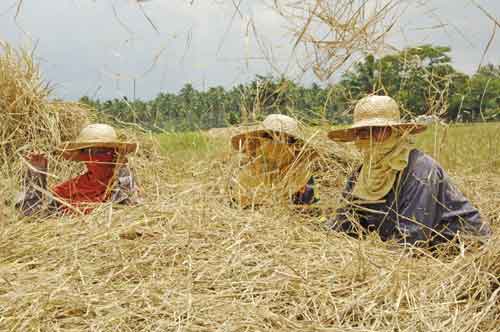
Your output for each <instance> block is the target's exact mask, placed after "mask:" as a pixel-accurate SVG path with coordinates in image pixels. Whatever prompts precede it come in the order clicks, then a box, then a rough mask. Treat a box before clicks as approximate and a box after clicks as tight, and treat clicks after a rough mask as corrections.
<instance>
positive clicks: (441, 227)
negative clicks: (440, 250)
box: [398, 154, 490, 244]
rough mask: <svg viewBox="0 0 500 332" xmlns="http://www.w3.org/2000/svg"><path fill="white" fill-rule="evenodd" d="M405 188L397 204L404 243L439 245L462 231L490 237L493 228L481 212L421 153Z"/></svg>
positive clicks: (399, 225)
mask: <svg viewBox="0 0 500 332" xmlns="http://www.w3.org/2000/svg"><path fill="white" fill-rule="evenodd" d="M408 175H409V176H408V178H407V179H406V181H408V182H407V183H405V184H403V185H402V191H401V192H400V195H398V196H399V200H400V201H399V202H398V205H399V206H400V209H399V218H398V229H399V232H400V235H401V241H402V242H405V243H410V244H415V243H416V242H418V241H427V240H431V243H433V244H436V243H440V242H445V241H448V240H450V239H452V238H453V237H454V236H456V235H457V234H458V233H459V232H463V233H467V234H473V235H478V236H487V235H489V233H490V229H489V227H488V225H487V224H485V223H483V222H482V221H481V216H480V214H479V211H478V210H477V209H476V208H475V207H474V206H473V205H472V204H471V203H470V201H469V200H468V199H467V198H465V196H464V195H463V194H462V193H461V192H460V191H459V190H458V189H457V188H456V187H455V186H454V185H453V184H452V182H451V179H450V178H449V176H448V175H447V174H446V172H445V171H444V170H443V169H442V168H441V166H440V165H439V164H438V163H437V162H435V161H434V160H433V159H432V158H430V157H428V156H426V155H424V154H421V155H420V157H419V158H418V160H417V161H416V162H415V164H413V165H412V169H411V172H409V174H408Z"/></svg>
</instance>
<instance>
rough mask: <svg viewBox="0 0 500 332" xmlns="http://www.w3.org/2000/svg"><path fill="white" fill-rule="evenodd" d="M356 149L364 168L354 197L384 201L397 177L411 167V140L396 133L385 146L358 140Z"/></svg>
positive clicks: (379, 143) (381, 143)
mask: <svg viewBox="0 0 500 332" xmlns="http://www.w3.org/2000/svg"><path fill="white" fill-rule="evenodd" d="M356 146H357V147H358V149H359V150H360V151H361V153H362V155H363V165H362V166H361V172H360V173H359V176H358V179H357V182H356V184H355V186H354V190H353V195H354V196H356V197H358V198H360V199H362V200H366V201H377V200H381V199H383V198H384V197H385V196H386V195H387V194H388V193H389V191H391V189H392V187H393V186H394V183H395V181H396V178H397V175H398V173H399V172H400V171H402V170H403V169H405V168H406V166H407V165H408V157H409V154H410V140H409V137H408V136H401V134H400V133H398V132H397V131H395V130H393V133H392V135H391V136H390V137H389V138H388V139H386V140H385V141H383V142H375V141H374V140H372V139H366V140H359V141H357V142H356Z"/></svg>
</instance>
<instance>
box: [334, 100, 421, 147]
mask: <svg viewBox="0 0 500 332" xmlns="http://www.w3.org/2000/svg"><path fill="white" fill-rule="evenodd" d="M353 118H354V124H353V125H352V126H350V127H349V128H344V129H335V130H332V131H330V132H329V133H328V137H329V138H330V139H332V140H334V141H341V142H349V141H354V140H356V137H357V136H358V131H359V130H360V129H364V128H370V127H395V128H401V129H402V130H404V131H407V132H410V133H411V134H417V133H420V132H422V131H424V130H425V129H426V128H427V126H426V125H424V124H421V123H409V122H401V115H400V112H399V106H398V104H397V103H396V101H395V100H394V99H392V98H391V97H388V96H368V97H365V98H363V99H361V100H360V101H358V103H357V104H356V107H355V108H354V116H353Z"/></svg>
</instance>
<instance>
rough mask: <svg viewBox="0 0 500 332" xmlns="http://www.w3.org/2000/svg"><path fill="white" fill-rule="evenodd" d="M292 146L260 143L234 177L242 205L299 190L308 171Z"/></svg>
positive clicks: (305, 164) (267, 142) (260, 201)
mask: <svg viewBox="0 0 500 332" xmlns="http://www.w3.org/2000/svg"><path fill="white" fill-rule="evenodd" d="M297 154H298V151H296V150H295V147H294V146H292V145H289V144H285V143H278V142H276V141H272V140H266V141H264V142H262V143H261V144H260V145H259V146H258V147H257V149H256V153H255V158H254V159H253V160H252V161H250V162H249V163H248V164H246V165H245V166H244V168H243V169H242V170H241V171H240V173H239V174H238V177H237V182H238V188H239V195H238V196H239V200H240V203H241V205H242V206H248V205H251V204H252V203H253V204H261V203H263V202H264V201H266V200H268V199H270V198H271V197H272V196H276V195H278V196H281V197H289V196H291V195H292V194H294V193H296V192H297V191H299V190H300V189H302V188H303V187H304V186H305V185H306V183H307V181H308V180H309V178H310V176H311V174H310V172H309V170H308V167H307V165H308V163H306V162H305V160H304V159H303V158H301V160H299V159H298V158H297V157H296V155H297Z"/></svg>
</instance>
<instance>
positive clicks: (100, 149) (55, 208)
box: [16, 124, 138, 215]
mask: <svg viewBox="0 0 500 332" xmlns="http://www.w3.org/2000/svg"><path fill="white" fill-rule="evenodd" d="M136 149H137V144H135V143H128V142H120V141H119V140H118V138H117V135H116V132H115V130H114V129H113V127H111V126H109V125H105V124H91V125H89V126H87V127H85V128H83V129H82V131H81V132H80V134H79V136H78V137H77V139H76V140H75V141H73V142H66V143H64V144H63V145H62V146H60V147H58V149H57V150H58V151H59V152H60V153H62V156H63V157H64V158H65V159H68V160H73V161H79V162H83V163H85V166H86V168H87V171H86V172H85V173H84V174H82V175H80V176H78V177H75V178H73V179H71V180H68V181H66V182H63V183H61V184H58V185H56V186H54V187H53V188H52V189H51V190H50V191H47V165H48V162H47V158H46V157H45V156H44V155H40V154H31V155H30V156H28V158H27V159H28V160H27V161H28V162H29V163H30V168H29V169H28V171H27V173H26V175H25V177H24V179H23V186H24V192H22V193H21V194H20V197H18V199H17V203H16V207H17V208H19V209H20V210H21V211H22V213H23V214H25V215H33V214H35V213H38V212H40V213H43V214H53V213H59V214H73V213H76V214H87V213H90V212H91V211H92V210H93V209H94V208H95V207H96V206H97V205H98V204H100V203H103V202H106V201H111V202H113V203H120V204H136V203H137V202H138V188H137V185H136V181H135V178H134V176H133V174H132V172H131V171H130V169H129V167H128V165H127V159H126V155H127V154H129V153H133V152H135V151H136Z"/></svg>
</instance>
